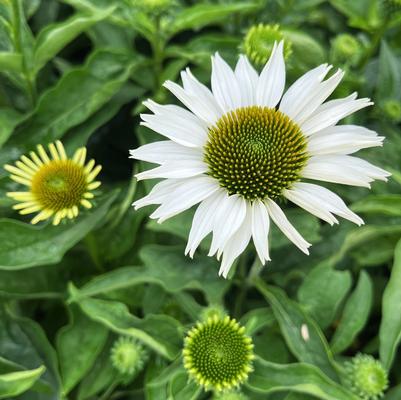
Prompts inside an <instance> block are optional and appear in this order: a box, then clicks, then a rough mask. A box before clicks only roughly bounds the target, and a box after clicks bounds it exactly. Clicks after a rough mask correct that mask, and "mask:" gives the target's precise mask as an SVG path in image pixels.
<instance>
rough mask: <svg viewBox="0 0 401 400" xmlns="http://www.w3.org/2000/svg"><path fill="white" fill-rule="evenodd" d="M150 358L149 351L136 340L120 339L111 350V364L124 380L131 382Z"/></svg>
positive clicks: (129, 338)
mask: <svg viewBox="0 0 401 400" xmlns="http://www.w3.org/2000/svg"><path fill="white" fill-rule="evenodd" d="M147 357H148V353H147V351H146V350H145V349H144V348H143V346H142V345H141V344H139V343H138V342H137V341H136V340H135V339H134V338H131V337H124V336H122V337H120V338H119V339H117V340H116V341H115V342H114V344H113V347H112V349H111V355H110V358H111V362H112V364H113V367H114V368H115V369H116V370H117V371H118V372H119V373H120V374H121V375H122V377H123V378H124V380H129V379H130V378H132V377H133V376H134V375H135V374H136V373H137V372H139V371H140V370H141V369H142V368H143V366H144V364H145V362H146V360H147Z"/></svg>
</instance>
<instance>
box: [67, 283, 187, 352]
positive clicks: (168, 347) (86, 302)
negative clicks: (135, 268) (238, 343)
mask: <svg viewBox="0 0 401 400" xmlns="http://www.w3.org/2000/svg"><path fill="white" fill-rule="evenodd" d="M72 293H73V295H72V298H71V301H75V299H77V300H76V301H77V302H78V304H79V306H80V307H81V309H82V311H84V312H85V313H86V314H87V315H88V317H90V318H92V319H93V320H95V321H97V322H100V323H101V324H103V325H105V326H106V327H107V328H109V329H111V330H112V331H113V332H116V333H119V334H120V335H127V336H132V337H135V338H137V339H138V340H140V341H141V342H143V343H144V344H146V345H147V346H149V347H150V348H152V349H153V350H154V351H156V352H157V353H159V354H161V355H162V356H164V357H166V358H168V359H170V360H172V359H174V358H175V357H176V356H177V354H178V352H179V350H180V348H181V342H182V335H183V328H182V327H181V325H180V324H179V323H178V321H176V320H175V319H173V318H170V317H167V316H164V315H147V316H146V317H145V318H144V319H140V318H137V317H135V316H134V315H132V314H130V312H129V311H128V307H127V306H126V305H125V304H123V303H120V302H118V301H110V300H100V299H94V298H81V297H79V291H78V290H77V289H73V290H72Z"/></svg>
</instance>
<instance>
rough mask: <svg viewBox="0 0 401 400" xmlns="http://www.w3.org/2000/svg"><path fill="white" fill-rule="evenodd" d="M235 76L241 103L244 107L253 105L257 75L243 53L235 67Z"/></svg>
mask: <svg viewBox="0 0 401 400" xmlns="http://www.w3.org/2000/svg"><path fill="white" fill-rule="evenodd" d="M235 76H236V78H237V82H238V84H239V88H240V91H241V98H242V105H243V106H244V107H246V106H252V105H255V103H256V98H255V93H256V87H257V85H258V79H259V76H258V73H257V72H256V71H255V68H253V67H252V65H251V63H250V62H249V60H248V58H247V57H246V56H244V55H240V56H239V60H238V62H237V65H236V67H235Z"/></svg>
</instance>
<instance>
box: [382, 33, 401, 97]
mask: <svg viewBox="0 0 401 400" xmlns="http://www.w3.org/2000/svg"><path fill="white" fill-rule="evenodd" d="M400 86H401V63H400V61H399V60H398V58H397V57H396V55H395V54H394V53H393V51H392V49H391V48H390V47H389V46H388V44H387V42H386V41H385V40H383V41H382V43H381V47H380V55H379V72H378V76H377V97H378V99H379V100H384V99H388V98H398V99H400V96H399V91H398V88H399V87H400Z"/></svg>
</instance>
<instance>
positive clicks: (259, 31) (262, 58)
mask: <svg viewBox="0 0 401 400" xmlns="http://www.w3.org/2000/svg"><path fill="white" fill-rule="evenodd" d="M283 39H284V34H283V33H282V32H281V30H280V26H279V25H264V24H259V25H256V26H252V27H250V28H249V30H248V32H247V34H246V35H245V38H244V42H243V44H242V47H243V51H244V52H245V54H246V55H247V57H248V58H249V59H250V60H251V61H252V63H253V64H254V65H255V66H263V65H264V64H266V62H267V61H268V60H269V58H270V56H271V53H272V51H273V46H274V43H275V42H277V43H279V42H280V41H281V40H283ZM291 48H292V43H291V41H290V40H288V38H286V40H285V43H284V58H285V59H286V60H287V59H288V58H289V57H290V55H291V53H292V49H291Z"/></svg>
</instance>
